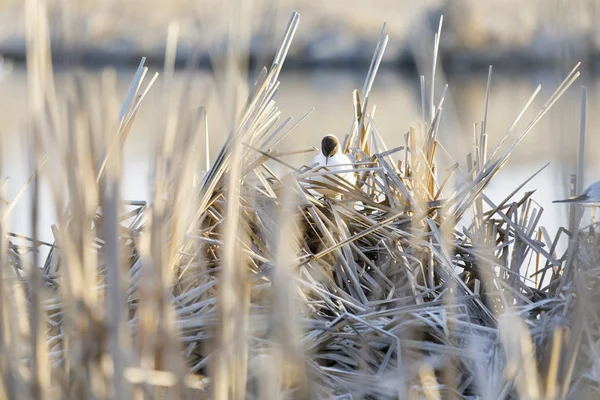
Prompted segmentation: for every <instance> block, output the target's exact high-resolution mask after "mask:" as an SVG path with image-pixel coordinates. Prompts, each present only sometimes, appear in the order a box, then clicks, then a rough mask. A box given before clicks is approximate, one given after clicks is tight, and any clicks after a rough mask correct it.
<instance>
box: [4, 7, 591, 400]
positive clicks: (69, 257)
mask: <svg viewBox="0 0 600 400" xmlns="http://www.w3.org/2000/svg"><path fill="white" fill-rule="evenodd" d="M35 3H36V2H33V1H32V2H30V3H29V5H30V6H31V5H34V4H35ZM28 12H29V14H28V18H29V22H30V24H29V29H28V35H29V36H28V38H29V41H28V44H29V53H28V65H27V68H28V74H29V75H28V80H29V84H30V90H29V101H30V115H29V121H28V127H29V131H30V132H31V138H32V146H31V155H32V161H33V162H32V164H34V165H35V168H36V171H35V173H34V174H33V176H32V179H31V181H30V182H29V183H28V186H27V190H30V191H32V192H33V196H32V197H33V203H32V207H31V212H32V216H33V218H32V221H33V232H37V221H38V208H39V207H38V206H39V202H40V201H41V199H40V198H39V196H38V191H39V186H40V182H45V183H46V184H47V185H48V186H49V188H50V190H51V193H52V199H51V200H52V202H53V204H55V206H56V214H57V225H56V226H54V227H53V232H54V235H55V242H54V243H43V242H40V241H38V240H37V238H36V237H35V235H34V237H33V238H31V239H26V238H23V237H18V236H15V235H14V234H9V233H8V232H7V231H6V228H5V227H4V226H3V225H2V224H0V231H1V232H0V233H1V234H0V238H1V240H2V243H1V246H0V262H1V265H2V266H3V268H1V269H0V273H1V274H2V277H1V280H0V319H1V320H2V324H0V354H1V357H0V371H1V372H2V375H1V378H2V379H1V380H0V393H1V394H0V397H1V398H14V399H34V398H35V399H41V398H44V399H45V398H71V399H103V398H113V399H129V398H135V399H153V398H156V399H162V398H166V399H178V398H214V399H243V398H250V399H279V398H299V399H318V398H339V399H342V398H345V399H350V398H371V399H373V398H389V399H399V398H400V399H428V400H430V399H441V398H444V399H446V398H457V399H460V398H471V399H474V398H480V399H503V398H521V399H563V398H572V399H583V398H596V395H597V392H595V391H596V390H597V382H598V380H599V379H600V378H599V377H598V371H597V367H596V361H595V360H596V359H597V356H596V352H597V351H598V350H597V345H596V343H597V342H598V340H599V339H600V329H599V328H598V310H597V307H596V304H598V303H597V301H596V299H595V297H596V296H597V294H596V293H597V289H596V287H597V279H598V265H599V264H598V252H597V245H596V237H595V234H594V233H593V230H591V229H586V230H582V231H578V229H577V228H576V227H577V226H578V225H579V223H578V217H579V218H580V216H579V215H577V212H576V211H577V210H575V209H574V210H572V214H573V217H572V220H573V222H572V226H571V227H568V228H567V229H563V230H561V232H558V233H557V234H556V236H554V237H552V236H551V234H550V233H548V232H546V230H544V228H543V227H540V226H538V222H539V221H540V217H541V215H542V212H543V209H542V208H541V207H539V206H538V205H536V203H535V201H534V200H533V199H534V193H532V192H528V193H527V194H526V195H525V196H523V197H514V195H515V193H517V192H518V190H519V189H520V188H521V187H523V185H524V184H525V183H526V182H523V184H521V185H519V184H515V187H514V188H507V197H506V199H505V200H504V201H502V202H501V203H499V204H494V203H493V202H492V201H491V200H490V199H489V198H487V197H486V196H485V188H486V186H487V185H488V184H489V183H490V182H491V181H492V179H493V178H494V176H495V175H496V174H497V172H498V171H499V170H500V169H501V168H502V166H503V165H505V164H506V163H507V162H510V155H511V152H512V150H513V149H514V148H515V146H517V145H518V143H519V141H520V140H521V139H522V138H523V137H524V136H525V135H526V134H528V133H529V132H530V131H531V129H532V128H533V127H534V126H535V124H536V123H537V122H538V121H539V119H540V118H542V117H543V116H544V114H545V113H546V112H548V110H549V109H550V108H551V107H552V106H553V105H554V104H555V102H556V101H557V99H558V98H559V97H560V95H561V94H562V93H564V92H565V91H566V90H567V89H568V88H569V86H570V85H571V84H572V83H573V82H574V80H575V79H576V78H577V76H578V75H579V73H578V72H577V68H575V69H574V70H573V71H572V72H571V73H570V74H569V75H568V76H567V77H566V78H565V80H564V82H563V83H562V84H561V85H560V86H559V87H558V88H557V89H556V91H555V93H554V94H553V95H552V96H551V97H550V98H549V99H548V101H547V103H546V104H545V105H544V106H543V108H542V109H541V110H539V113H538V114H537V115H536V116H535V117H534V118H533V119H532V120H531V121H530V122H529V124H527V126H526V127H525V128H524V129H523V130H522V131H517V130H516V126H517V123H518V122H519V120H520V119H521V118H522V116H523V115H524V113H525V110H526V109H528V107H529V106H530V104H531V101H529V102H528V103H527V104H524V105H523V110H522V111H521V112H520V113H519V114H518V115H517V116H516V118H515V121H514V123H512V124H511V125H510V128H509V129H508V131H507V132H506V134H505V135H504V136H502V138H500V139H499V140H496V139H492V138H491V137H490V136H488V133H487V131H486V116H485V115H486V113H487V104H488V101H487V97H486V98H485V99H482V109H484V110H485V113H484V115H483V119H482V122H481V123H480V124H478V125H477V129H476V132H475V133H474V145H473V148H472V149H466V150H467V152H468V153H469V154H468V157H467V159H468V165H467V169H466V170H462V169H461V168H459V166H458V164H457V163H455V162H454V161H453V160H448V157H447V156H446V154H445V152H444V149H443V143H440V142H438V140H437V137H438V131H439V127H440V117H441V114H442V110H443V103H444V95H443V94H442V96H441V97H439V98H436V97H435V96H434V94H435V93H436V91H435V88H434V85H433V81H431V82H429V83H428V82H427V81H426V80H425V78H422V79H421V86H422V89H423V90H422V106H423V121H422V123H421V124H420V125H418V126H414V127H410V128H408V127H403V126H402V125H401V123H399V126H398V134H397V137H398V143H393V144H392V146H391V147H387V146H386V144H385V143H383V141H382V140H381V137H380V135H379V133H378V131H377V128H376V122H375V121H374V107H371V103H372V102H371V98H370V90H371V86H372V83H373V81H374V79H375V77H376V73H377V69H378V66H379V62H380V60H381V58H382V56H383V54H384V51H385V47H386V44H387V41H388V38H387V36H385V34H384V32H383V31H382V34H381V37H380V40H379V42H378V44H377V47H376V49H375V52H374V57H373V64H372V66H371V68H370V70H369V72H368V74H367V78H366V81H365V84H364V87H363V88H362V91H360V92H358V91H355V93H354V106H355V108H354V109H355V113H354V117H353V118H354V122H353V124H352V129H351V131H350V133H349V134H348V135H347V136H346V137H345V138H344V151H345V152H346V153H347V154H348V155H349V156H350V157H351V158H353V159H354V160H355V164H354V166H353V167H351V166H349V168H355V169H356V173H357V176H358V178H359V179H358V182H357V185H356V186H355V187H350V186H349V185H347V184H345V183H344V182H342V181H340V180H339V179H337V178H336V177H335V176H334V175H332V174H331V173H328V172H327V171H324V170H323V169H318V168H315V167H313V166H297V165H296V166H294V165H290V164H289V163H288V162H286V154H289V153H290V152H291V151H287V152H286V150H285V149H278V143H280V142H281V140H282V138H283V137H285V136H286V135H288V134H290V135H293V132H292V130H293V128H294V127H295V125H294V124H292V123H291V122H290V121H289V120H286V121H285V122H284V123H280V122H279V119H280V111H279V110H278V108H277V105H276V101H275V97H276V93H277V89H278V87H279V84H280V83H279V81H278V76H279V72H280V71H281V68H282V66H283V64H284V60H285V55H286V52H287V49H288V48H289V46H290V45H291V43H292V38H293V35H294V32H295V31H296V29H297V27H298V23H299V15H298V14H295V13H294V14H293V15H292V18H291V20H290V24H289V26H288V30H287V31H286V33H285V35H284V39H283V41H282V45H281V47H280V49H279V51H278V52H277V53H276V54H275V57H274V62H273V64H272V65H271V66H270V67H269V68H268V69H264V70H263V71H262V72H261V74H260V75H259V76H258V77H257V78H256V81H255V84H254V86H253V87H252V88H251V91H250V93H249V95H248V96H247V98H248V101H247V102H246V103H245V106H244V108H243V110H242V111H241V112H239V113H238V112H236V110H235V109H234V107H231V110H230V112H229V115H230V117H231V118H230V121H231V131H230V135H229V137H228V139H227V141H226V144H225V145H224V146H223V148H222V149H221V151H220V152H219V154H218V157H217V158H216V159H215V160H214V161H212V162H211V163H210V164H208V165H206V164H204V163H205V161H207V157H206V156H204V152H205V151H206V153H208V150H207V147H208V145H209V143H208V141H207V140H206V138H207V137H208V134H207V132H206V131H207V129H208V127H207V123H206V120H207V116H206V113H205V112H204V110H203V109H202V108H199V111H198V113H196V114H193V113H189V112H187V111H185V107H181V109H179V108H177V107H176V106H174V105H173V104H172V103H170V102H168V101H166V100H165V106H164V110H165V115H164V116H163V118H162V123H163V128H164V132H165V134H164V135H163V137H162V139H161V143H160V145H159V146H158V148H157V152H156V159H155V161H154V177H153V181H152V188H153V193H154V198H153V200H152V201H151V202H150V203H149V204H145V203H143V202H137V203H136V202H125V201H123V200H122V199H121V198H120V196H119V185H120V175H121V165H122V160H121V149H122V145H123V143H124V141H125V140H126V138H127V133H128V131H129V129H130V127H131V125H132V123H134V120H135V116H136V113H137V111H138V109H139V107H140V104H141V102H142V100H143V99H144V96H145V94H146V93H147V92H148V90H155V88H152V89H151V86H152V84H153V83H154V82H155V79H156V78H157V76H156V75H155V76H154V77H153V78H152V79H151V80H150V81H149V82H148V83H147V84H145V82H146V81H147V79H145V78H146V72H147V68H146V67H144V65H143V62H142V63H141V64H140V67H139V69H138V71H137V73H136V74H135V76H134V78H133V82H132V84H131V88H130V90H129V92H128V94H127V96H126V98H125V100H124V102H123V105H122V107H121V109H120V110H119V107H118V106H117V104H116V103H115V101H114V92H113V88H114V75H113V74H112V73H111V72H106V73H105V74H103V75H102V79H101V82H93V81H89V80H86V79H84V78H85V77H84V76H81V75H77V76H74V77H73V80H72V90H71V91H70V93H71V94H70V95H69V96H62V97H59V96H57V95H56V93H55V89H54V84H53V75H52V73H51V63H50V54H49V51H48V47H47V40H46V38H47V37H48V36H47V32H46V29H47V25H46V24H45V19H44V14H43V9H40V8H36V7H30V8H29V9H28ZM440 30H441V23H440ZM439 34H440V32H439V31H438V34H437V35H436V38H435V53H437V49H438V47H439ZM232 43H233V42H232ZM175 44H176V34H175V31H174V30H173V31H171V35H170V39H169V43H168V45H167V49H166V63H165V73H164V77H161V79H162V82H161V81H160V80H157V81H156V82H161V83H162V84H163V90H164V93H165V99H167V98H169V96H168V94H170V90H171V86H170V84H171V82H172V76H173V60H174V57H175V54H174V49H175ZM232 50H235V46H233V47H232ZM230 54H235V52H234V51H232V52H230ZM436 55H437V54H434V57H433V60H434V65H433V71H434V74H433V75H432V77H434V76H435V69H436V68H435V59H436ZM230 61H231V62H228V63H225V64H224V65H223V70H222V72H223V75H224V79H223V82H225V85H224V89H223V93H222V96H223V101H224V102H223V104H225V106H226V107H227V106H228V105H232V104H237V99H238V95H239V92H238V90H237V88H238V86H236V85H235V73H234V72H235V69H236V68H237V66H238V65H239V64H238V61H239V60H230ZM490 79H491V70H490V78H489V79H488V96H489V86H490ZM232 82H233V83H232ZM283 84H285V83H283ZM427 85H429V89H427V90H426V87H427ZM157 90H159V89H157ZM444 92H445V90H444ZM538 93H539V88H538V90H536V91H535V92H534V93H533V94H532V98H531V100H533V98H534V97H535V96H536V95H537V94H538ZM188 94H189V93H186V92H185V91H184V93H183V94H182V97H181V99H180V104H187V103H186V101H187V98H188V97H187V96H188ZM348 99H349V102H350V101H351V100H352V97H351V96H350V93H349V94H348ZM583 105H584V106H585V101H584V103H583ZM351 118H352V117H351V116H349V119H351ZM583 119H584V120H585V113H583ZM508 123H509V124H510V123H511V122H510V121H509V122H508ZM584 134H585V130H584V129H582V137H583V135H584ZM296 151H303V150H296ZM273 165H279V166H280V167H281V168H279V170H280V171H284V173H281V172H280V173H279V175H276V174H275V172H274V168H273ZM202 170H205V172H202V173H200V172H199V171H202ZM4 173H6V171H4ZM318 174H321V175H323V176H328V177H329V178H330V183H315V181H314V180H311V179H310V178H311V177H314V176H315V175H318ZM533 176H535V174H532V177H533ZM316 185H326V186H328V188H329V189H332V190H335V191H337V192H338V193H339V194H341V195H342V196H341V197H340V198H335V197H333V198H332V197H329V198H327V199H325V198H320V197H319V196H315V195H313V193H314V191H313V190H312V189H314V188H316ZM16 201H19V198H17V199H14V202H16ZM43 201H47V200H46V199H44V200H43ZM14 202H11V203H8V204H4V203H0V207H2V215H4V216H5V217H4V219H3V220H2V221H6V220H7V218H6V216H7V215H9V214H10V212H11V209H12V207H13V203H14ZM565 237H566V238H567V239H568V248H567V250H566V252H565V253H564V254H560V253H557V243H558V242H559V240H563V239H564V238H565ZM48 249H49V251H48ZM38 250H39V251H38ZM46 253H48V256H47V258H46V259H45V260H40V257H41V255H42V254H46ZM37 266H39V268H37Z"/></svg>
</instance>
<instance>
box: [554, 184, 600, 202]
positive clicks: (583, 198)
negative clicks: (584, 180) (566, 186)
mask: <svg viewBox="0 0 600 400" xmlns="http://www.w3.org/2000/svg"><path fill="white" fill-rule="evenodd" d="M553 203H572V204H577V205H580V206H587V207H600V181H596V182H594V183H592V184H591V185H590V186H588V187H587V188H586V189H585V190H584V191H583V192H581V194H580V195H578V196H574V197H570V198H568V199H564V200H555V201H553Z"/></svg>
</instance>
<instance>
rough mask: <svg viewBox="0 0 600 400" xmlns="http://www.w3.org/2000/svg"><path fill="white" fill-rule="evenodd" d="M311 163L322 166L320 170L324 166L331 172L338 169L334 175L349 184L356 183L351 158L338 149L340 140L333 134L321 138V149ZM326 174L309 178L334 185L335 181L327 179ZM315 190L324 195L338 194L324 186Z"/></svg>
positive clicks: (335, 195) (334, 195) (321, 169)
mask: <svg viewBox="0 0 600 400" xmlns="http://www.w3.org/2000/svg"><path fill="white" fill-rule="evenodd" d="M312 164H313V165H315V164H316V166H315V167H317V166H318V167H323V168H320V171H323V169H325V168H326V169H327V170H329V171H331V172H336V171H340V172H339V173H336V174H335V176H336V177H338V178H341V179H343V180H344V181H346V182H347V183H348V184H350V185H351V186H354V185H355V184H356V176H355V175H354V171H353V169H354V167H353V166H352V160H350V157H348V156H347V155H345V154H344V153H342V152H341V151H340V141H339V140H338V138H337V137H336V136H334V135H327V136H325V137H324V138H323V140H321V151H320V152H319V154H318V155H317V156H316V157H315V158H314V159H313V162H312ZM341 171H344V172H341ZM327 176H331V175H323V176H315V177H313V178H311V181H313V182H323V183H328V184H330V185H335V182H333V181H332V180H330V179H327ZM315 190H316V191H318V192H319V193H321V194H323V195H325V196H333V197H337V195H338V193H337V192H335V191H333V190H330V189H326V188H318V189H315Z"/></svg>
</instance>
